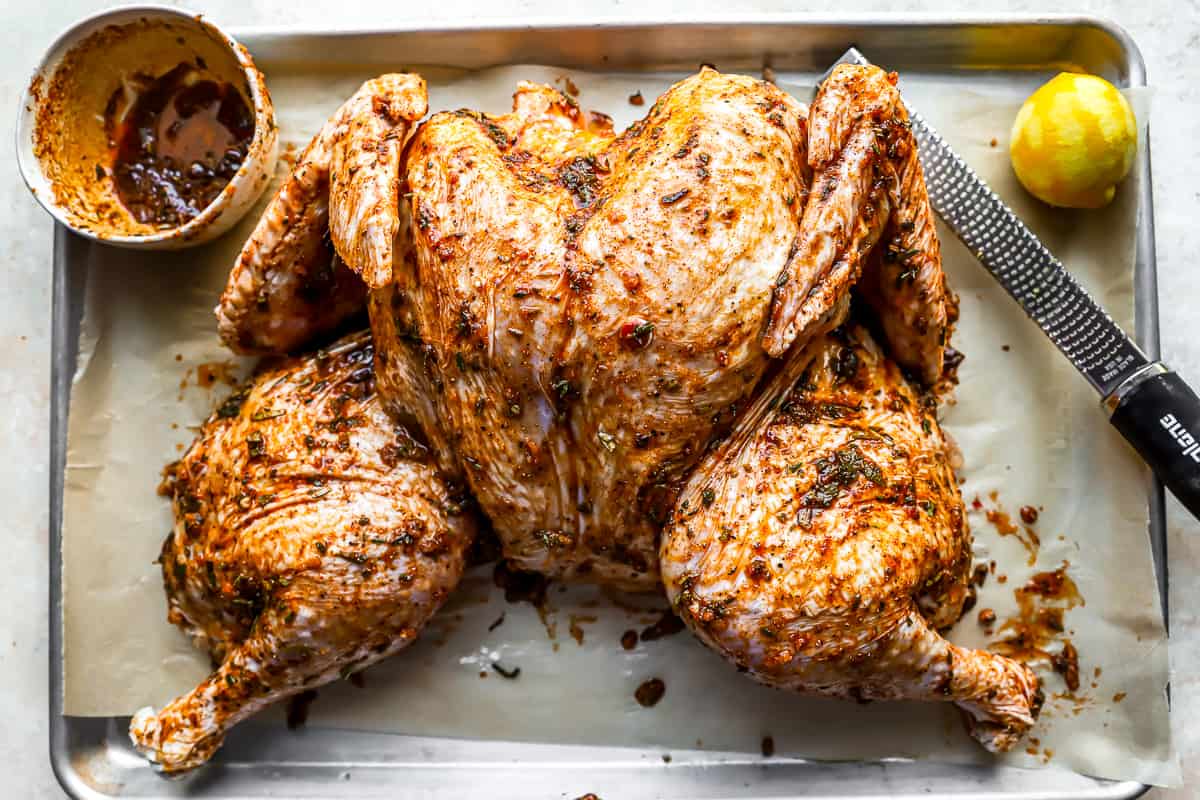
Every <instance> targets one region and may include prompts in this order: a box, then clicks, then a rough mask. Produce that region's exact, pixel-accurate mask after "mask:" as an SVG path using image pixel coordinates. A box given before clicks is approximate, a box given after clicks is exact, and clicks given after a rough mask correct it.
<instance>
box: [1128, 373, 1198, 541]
mask: <svg viewBox="0 0 1200 800" xmlns="http://www.w3.org/2000/svg"><path fill="white" fill-rule="evenodd" d="M1111 420H1112V424H1113V425H1114V426H1116V428H1117V430H1119V431H1120V432H1121V435H1122V436H1124V437H1125V438H1126V439H1127V440H1128V441H1129V443H1130V444H1131V445H1133V447H1134V449H1135V450H1137V451H1138V452H1139V453H1140V454H1141V456H1142V458H1144V459H1145V460H1146V463H1147V464H1148V465H1149V466H1150V469H1152V470H1154V474H1155V475H1157V476H1158V478H1159V480H1161V481H1162V482H1163V485H1165V486H1166V487H1167V488H1168V489H1170V490H1171V494H1173V495H1175V496H1176V497H1177V498H1179V502H1181V503H1183V504H1184V506H1186V507H1187V510H1188V511H1191V512H1192V515H1193V516H1195V517H1197V518H1200V397H1197V396H1196V393H1195V392H1193V391H1192V389H1191V387H1190V386H1188V385H1187V384H1186V383H1184V381H1183V378H1181V377H1179V376H1178V375H1176V374H1175V373H1174V372H1160V373H1158V374H1156V375H1152V376H1151V377H1149V378H1146V379H1145V380H1143V381H1141V382H1140V383H1138V384H1136V385H1134V386H1133V387H1131V388H1129V389H1128V390H1127V391H1125V392H1124V393H1123V394H1122V396H1121V399H1120V400H1119V401H1118V402H1117V406H1116V408H1115V409H1114V410H1113V413H1112V417H1111Z"/></svg>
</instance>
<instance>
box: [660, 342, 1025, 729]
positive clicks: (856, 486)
mask: <svg viewBox="0 0 1200 800" xmlns="http://www.w3.org/2000/svg"><path fill="white" fill-rule="evenodd" d="M801 370H803V371H802V372H801ZM797 373H800V374H799V377H798V378H797ZM780 399H782V401H783V402H782V403H779V402H778V401H779V400H780ZM970 567H971V537H970V534H969V532H968V530H967V526H966V524H965V521H964V511H963V504H962V497H961V496H960V494H959V491H958V485H957V483H956V482H955V479H954V475H953V472H952V471H951V469H950V466H949V457H948V453H947V445H946V442H945V440H944V439H943V436H942V433H941V430H940V428H939V426H938V423H937V420H936V418H935V416H934V403H933V401H932V398H930V397H928V396H926V397H922V396H920V395H919V394H918V393H917V392H916V391H915V390H914V389H913V387H912V386H911V385H909V383H908V382H907V381H906V380H905V379H904V377H903V376H902V375H901V373H900V369H899V367H898V366H897V365H896V364H895V363H894V362H892V361H891V360H890V359H888V358H886V357H885V356H884V355H883V354H882V353H881V352H880V350H879V348H878V347H877V346H876V345H875V343H874V342H873V341H872V340H871V338H870V336H869V335H868V334H867V333H866V331H865V330H864V329H862V328H861V327H859V326H858V325H856V324H850V325H848V326H847V327H845V328H842V329H840V330H838V331H836V332H835V333H833V334H831V335H828V336H824V337H821V338H818V339H817V340H815V341H814V342H813V343H811V344H810V345H809V347H808V348H807V349H806V350H805V351H804V352H803V353H801V354H798V355H797V356H796V357H795V358H794V360H793V361H792V363H790V364H789V365H788V368H787V369H785V370H784V371H783V372H782V373H780V375H779V376H777V377H776V378H775V379H773V381H772V382H771V385H770V386H769V387H767V388H766V390H765V391H764V393H763V395H762V396H761V397H760V398H759V400H758V401H756V404H755V407H754V408H753V409H751V410H750V413H749V414H748V415H747V417H746V420H745V422H741V423H739V426H738V428H737V429H736V430H735V431H734V432H733V434H732V435H731V437H730V438H729V439H728V440H727V441H726V442H725V443H724V444H722V445H721V446H720V447H719V448H718V449H717V450H715V451H714V452H713V453H712V454H710V455H709V456H707V457H706V458H705V460H704V461H703V462H702V463H701V465H700V467H699V468H698V469H697V470H696V472H695V474H694V475H693V476H692V478H691V480H690V481H689V483H688V485H687V487H686V489H685V490H684V492H683V494H682V496H681V497H680V501H679V505H678V507H677V508H676V510H675V513H674V515H673V518H672V521H671V524H669V525H668V526H667V527H666V529H665V530H664V532H663V543H662V571H663V580H664V582H665V584H666V588H667V595H668V597H670V599H671V601H672V603H673V604H674V606H675V608H676V609H677V611H678V613H679V614H680V616H682V618H683V620H684V621H685V623H686V624H687V625H688V627H690V628H691V629H692V630H693V631H694V632H695V633H696V635H698V636H699V637H700V638H701V639H702V640H703V641H704V642H705V643H706V644H708V645H709V646H710V647H712V648H713V649H715V650H717V651H718V652H720V653H721V654H722V655H724V656H725V657H726V658H728V659H729V660H730V661H732V662H734V663H735V664H737V666H738V668H739V669H740V670H743V671H745V672H747V673H748V674H749V675H750V676H751V677H753V678H755V679H756V680H759V681H762V682H763V683H766V684H769V685H771V686H776V687H779V688H785V689H794V690H798V691H802V692H806V693H810V694H822V695H831V696H834V697H845V698H854V699H858V700H899V699H912V700H938V701H951V702H954V703H956V704H957V705H958V706H959V708H960V709H962V710H963V712H964V715H965V717H966V719H967V723H968V728H969V730H970V732H971V734H972V735H973V736H974V737H975V738H976V739H978V740H979V741H980V743H981V744H983V746H984V747H986V748H987V749H989V750H993V751H998V750H1007V749H1009V748H1010V747H1012V746H1013V744H1015V743H1016V741H1017V740H1018V739H1019V738H1020V736H1021V735H1022V734H1023V733H1024V732H1025V731H1026V730H1028V729H1029V727H1030V726H1031V725H1032V724H1033V722H1034V719H1035V718H1036V716H1037V712H1038V710H1039V708H1040V705H1041V702H1042V696H1041V692H1040V689H1039V684H1038V679H1037V677H1036V676H1035V675H1034V673H1033V672H1032V671H1031V670H1030V669H1029V668H1028V667H1026V666H1024V665H1023V664H1020V663H1018V662H1016V661H1013V660H1011V659H1008V658H1004V657H1002V656H999V655H996V654H994V653H989V652H986V651H982V650H969V649H964V648H961V647H956V646H954V645H952V644H950V643H949V642H947V641H946V640H945V639H943V638H942V637H941V635H940V634H939V633H938V630H939V629H941V628H945V627H948V626H950V625H952V624H953V623H954V622H956V621H957V620H958V618H959V616H960V614H961V611H962V605H963V600H964V598H965V596H966V590H967V581H968V573H969V572H970Z"/></svg>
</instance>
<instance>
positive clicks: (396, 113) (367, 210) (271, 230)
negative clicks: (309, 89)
mask: <svg viewBox="0 0 1200 800" xmlns="http://www.w3.org/2000/svg"><path fill="white" fill-rule="evenodd" d="M425 110H426V91H425V82H424V80H423V79H421V78H420V76H417V75H407V74H392V75H382V76H380V77H378V78H374V79H372V80H369V81H367V82H366V83H364V84H363V85H362V87H361V88H360V89H359V90H358V91H357V92H355V94H354V95H353V96H351V98H350V99H349V100H347V101H346V102H345V103H344V104H343V105H342V106H341V108H339V109H338V110H337V112H336V113H335V114H334V115H333V116H332V117H330V119H329V121H328V122H326V123H325V125H324V126H323V127H322V128H321V130H320V131H319V132H318V133H317V135H316V136H315V137H313V140H312V141H311V142H310V143H309V145H308V147H306V148H305V150H304V152H303V153H301V155H300V158H299V159H298V160H297V162H296V166H295V168H294V169H293V170H292V172H291V174H290V175H288V177H287V178H286V179H285V180H284V182H283V185H282V186H280V187H279V191H278V192H277V193H276V195H275V197H274V198H272V199H271V202H270V203H269V204H268V205H267V208H266V210H265V211H264V212H263V215H262V217H260V218H259V221H258V225H257V226H255V228H254V232H253V233H251V234H250V238H249V239H247V240H246V244H245V246H244V247H243V248H242V251H241V254H240V255H239V256H238V259H237V261H236V262H235V263H234V267H233V270H232V271H231V272H230V275H229V280H228V283H227V284H226V287H225V291H224V293H223V294H222V295H221V301H220V303H219V304H218V305H217V308H216V315H217V330H218V332H219V333H220V335H221V339H222V341H224V342H225V344H226V345H227V346H228V347H229V348H231V349H232V350H234V351H235V352H239V353H274V354H282V353H290V352H294V351H295V350H297V349H298V348H300V347H302V346H303V345H305V344H308V343H309V342H311V341H312V340H313V339H314V338H316V337H318V336H321V335H323V334H328V333H331V332H332V331H334V330H336V329H337V327H338V326H339V325H341V323H343V322H344V321H346V320H347V319H348V318H349V317H351V316H353V315H354V314H355V313H357V312H359V311H361V310H362V309H363V307H364V303H365V300H366V286H365V285H364V284H363V281H362V280H360V279H359V278H358V277H356V275H355V273H356V272H357V273H358V274H360V275H361V274H363V270H364V269H367V270H370V272H369V275H368V276H365V277H369V278H370V279H372V280H374V279H375V278H374V276H375V274H376V273H377V272H378V271H379V270H381V269H383V267H381V266H380V261H381V260H386V262H387V265H388V266H387V271H388V274H390V248H391V240H390V235H388V231H387V230H385V229H386V224H385V225H384V228H382V229H381V228H380V224H379V222H378V217H379V215H380V213H381V211H380V209H378V208H375V207H371V206H366V205H364V204H362V203H361V202H359V196H358V192H357V191H356V190H355V189H353V188H349V189H348V188H346V185H347V184H349V183H351V181H350V179H349V175H351V174H354V173H355V172H361V175H359V177H358V181H357V185H359V186H374V185H375V184H377V183H379V182H381V181H382V182H386V181H387V180H389V179H390V180H393V183H392V185H391V189H392V195H393V200H392V201H391V202H392V205H393V206H394V205H395V203H396V202H397V201H396V200H395V199H394V196H395V190H396V186H395V183H394V175H395V171H396V162H398V160H399V151H400V148H401V147H402V146H403V143H404V139H405V137H406V136H407V134H408V131H409V129H410V127H411V123H413V122H415V121H416V120H418V119H420V118H421V117H422V116H424V114H425ZM388 176H392V177H391V178H389V177H388ZM331 187H332V191H334V192H336V193H337V197H338V200H339V203H338V204H337V206H336V208H337V209H338V213H336V214H335V215H334V216H333V219H332V223H333V238H334V243H336V244H338V245H339V246H340V248H341V250H342V252H344V253H346V254H347V255H348V256H350V261H349V263H350V264H351V266H352V267H354V270H350V269H347V268H346V264H345V263H343V262H342V261H341V260H340V259H339V258H337V257H336V255H335V252H334V248H333V246H332V244H331V241H330V235H331V232H330V224H331V219H330V213H329V208H330V206H329V199H330V191H331ZM380 202H382V201H380ZM393 218H394V211H393ZM381 239H382V240H386V241H380V240H381ZM367 254H370V255H367Z"/></svg>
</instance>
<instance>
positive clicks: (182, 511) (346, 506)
mask: <svg viewBox="0 0 1200 800" xmlns="http://www.w3.org/2000/svg"><path fill="white" fill-rule="evenodd" d="M372 357H373V351H372V347H371V344H370V339H369V337H368V336H367V335H366V334H358V335H356V336H352V337H348V338H346V339H343V340H341V341H339V342H338V343H336V344H335V345H333V346H332V347H331V348H330V349H328V350H325V351H321V352H318V353H317V354H316V355H314V356H310V357H306V358H302V359H296V360H291V361H285V362H283V363H281V364H278V365H275V366H273V367H270V368H268V369H266V370H264V371H262V372H260V373H259V374H258V375H257V376H256V377H255V378H254V380H253V382H252V384H251V385H250V386H249V387H248V388H247V389H246V390H244V391H242V392H239V393H238V394H235V395H234V396H233V397H231V398H230V399H229V400H227V401H226V402H225V403H224V404H223V405H222V406H221V407H220V408H218V409H217V411H216V412H215V413H214V414H213V415H212V416H211V417H210V418H209V420H208V421H207V422H206V423H205V424H204V426H203V428H202V430H201V433H200V436H199V437H198V438H197V440H196V442H195V443H194V444H193V445H192V446H191V448H190V449H189V450H188V451H187V453H186V454H185V455H184V457H183V458H182V459H181V460H180V461H179V462H178V464H177V465H176V466H175V468H174V470H173V476H174V478H173V484H172V486H171V491H172V495H173V506H174V510H175V518H176V524H175V529H174V531H173V532H172V533H171V535H170V536H169V537H168V538H167V541H166V542H165V544H164V545H163V550H162V556H161V563H162V570H163V581H164V584H165V587H166V590H167V597H168V605H169V613H168V619H169V620H170V621H171V622H173V623H175V624H177V625H179V626H180V627H182V628H183V629H184V630H185V631H187V632H188V633H189V634H191V636H192V638H193V640H194V641H195V642H196V644H198V645H200V646H201V647H203V648H205V649H207V650H208V651H209V652H210V653H211V654H212V656H213V658H214V660H215V661H216V662H218V663H219V666H218V667H217V669H216V670H215V671H214V672H213V673H212V675H211V676H209V677H208V678H207V679H206V680H205V681H203V682H202V683H201V684H200V685H199V686H197V687H196V688H195V689H193V690H192V691H191V692H189V693H187V694H185V695H183V696H182V697H179V698H177V699H176V700H174V701H172V702H171V703H169V704H168V705H167V706H166V707H165V708H163V709H162V710H161V711H158V712H155V711H154V710H153V709H149V708H147V709H143V710H141V711H139V712H138V714H137V715H136V716H135V717H134V719H133V723H132V725H131V727H130V734H131V736H132V737H133V741H134V743H135V745H136V746H137V747H138V749H139V750H141V751H142V752H143V753H145V754H146V755H147V756H148V757H149V758H150V759H151V760H153V761H154V762H156V763H157V764H158V766H159V767H160V768H161V769H162V770H164V771H166V772H180V771H184V770H188V769H192V768H194V767H196V766H198V765H200V764H201V763H203V762H204V761H207V760H208V759H209V757H211V755H212V754H213V752H214V751H215V750H216V749H217V748H218V747H219V746H220V744H221V742H222V740H223V739H224V736H225V732H226V731H227V730H228V729H229V728H230V727H231V726H233V725H235V724H237V723H238V722H240V721H241V720H243V719H245V718H246V717H248V716H250V715H252V714H254V713H255V712H257V711H259V710H260V709H262V708H263V707H265V706H266V705H268V704H270V703H273V702H276V701H278V700H280V699H282V698H285V697H288V696H289V695H292V694H296V693H297V692H300V691H303V690H304V689H307V688H311V687H314V686H319V685H321V684H323V683H328V682H329V681H332V680H334V679H336V678H338V677H339V676H345V675H347V674H349V673H351V672H355V671H357V670H360V669H362V668H364V667H366V666H368V665H369V664H371V663H374V662H375V661H378V660H379V659H382V658H386V657H387V656H389V655H391V654H392V653H395V652H396V651H398V650H400V649H402V648H404V647H406V646H407V645H409V644H411V643H412V642H413V641H414V640H415V638H416V636H417V634H418V632H419V631H420V630H421V628H422V626H423V625H424V624H425V622H426V621H427V620H428V619H429V618H430V616H432V615H433V613H434V612H435V611H436V610H437V609H438V608H439V607H440V606H441V604H442V603H443V601H445V599H446V597H447V596H448V594H449V592H450V591H451V590H453V588H454V587H455V586H456V585H457V583H458V580H459V578H460V576H461V574H462V570H463V566H464V559H465V551H466V549H467V547H468V545H469V544H470V542H471V540H472V538H473V536H474V530H475V527H474V522H473V519H472V517H471V516H470V515H469V514H465V513H463V511H462V507H463V503H462V500H461V499H460V498H459V496H457V495H456V494H455V492H454V491H453V489H452V488H451V487H450V486H447V485H446V484H445V483H444V482H443V481H442V480H441V479H440V478H439V477H438V475H437V473H436V471H435V469H434V467H433V466H432V465H431V464H430V463H429V461H430V459H429V458H428V455H427V454H426V453H425V450H424V448H423V447H422V446H421V445H420V444H419V443H418V442H416V441H415V440H413V438H412V437H410V436H409V435H408V432H407V431H406V430H405V429H403V428H402V427H400V426H398V425H396V424H395V423H394V422H392V421H391V420H390V419H389V418H388V417H387V416H386V415H385V414H384V412H383V410H382V408H381V407H380V404H379V401H378V399H377V397H376V395H375V391H374V381H373V376H372V368H371V362H372Z"/></svg>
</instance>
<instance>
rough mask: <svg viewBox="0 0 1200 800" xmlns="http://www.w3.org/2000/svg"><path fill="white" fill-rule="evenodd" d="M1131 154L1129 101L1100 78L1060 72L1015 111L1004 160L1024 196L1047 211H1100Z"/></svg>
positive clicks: (1134, 130)
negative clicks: (1026, 193) (1007, 160)
mask: <svg viewBox="0 0 1200 800" xmlns="http://www.w3.org/2000/svg"><path fill="white" fill-rule="evenodd" d="M1136 152H1137V120H1136V119H1135V118H1134V115H1133V109H1132V108H1130V107H1129V101H1127V100H1126V99H1125V97H1124V96H1123V95H1122V94H1121V93H1120V92H1119V91H1117V87H1115V86H1113V85H1112V84H1111V83H1109V82H1108V81H1106V80H1104V79H1103V78H1097V77H1096V76H1094V75H1078V74H1075V73H1070V72H1063V73H1061V74H1059V75H1058V76H1057V77H1055V78H1054V79H1053V80H1051V81H1050V82H1049V83H1047V84H1046V85H1044V86H1042V88H1040V89H1038V90H1037V91H1036V92H1034V93H1033V94H1032V95H1030V97H1029V99H1028V100H1026V101H1025V104H1024V105H1023V106H1021V110H1020V111H1018V112H1017V118H1016V120H1015V121H1014V122H1013V127H1012V141H1011V143H1010V144H1009V156H1010V157H1011V158H1012V165H1013V171H1014V172H1016V173H1017V179H1018V180H1020V181H1021V185H1022V186H1024V187H1025V188H1026V189H1027V190H1028V191H1029V193H1030V194H1032V195H1033V196H1034V197H1036V198H1038V199H1039V200H1042V201H1043V202H1046V203H1049V204H1050V205H1052V206H1061V207H1064V208H1100V207H1102V206H1105V205H1108V203H1109V202H1111V201H1112V199H1113V195H1114V194H1116V191H1117V184H1118V183H1120V182H1121V180H1122V179H1123V178H1124V177H1125V176H1126V175H1127V174H1128V173H1129V169H1130V167H1132V166H1133V157H1134V154H1135V153H1136Z"/></svg>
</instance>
